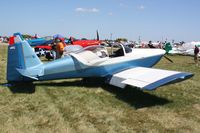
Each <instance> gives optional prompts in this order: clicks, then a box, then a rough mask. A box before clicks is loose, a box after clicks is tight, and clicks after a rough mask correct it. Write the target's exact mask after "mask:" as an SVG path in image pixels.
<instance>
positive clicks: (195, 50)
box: [194, 45, 199, 66]
mask: <svg viewBox="0 0 200 133" xmlns="http://www.w3.org/2000/svg"><path fill="white" fill-rule="evenodd" d="M198 54H199V48H198V47H197V45H195V48H194V62H195V64H196V65H197V66H198V61H199V59H198Z"/></svg>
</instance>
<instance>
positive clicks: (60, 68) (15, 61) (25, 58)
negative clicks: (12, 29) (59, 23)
mask: <svg viewBox="0 0 200 133" xmlns="http://www.w3.org/2000/svg"><path fill="white" fill-rule="evenodd" d="M14 40H15V44H13V45H9V46H8V60H7V81H8V83H16V82H23V83H29V82H34V81H46V80H57V79H70V78H97V77H98V78H102V79H103V80H104V81H105V82H106V83H108V84H110V85H113V86H116V87H120V88H125V87H126V86H127V85H128V86H133V87H136V88H139V89H141V90H155V89H156V88H158V87H160V86H163V85H166V84H170V83H175V82H180V81H183V80H186V79H188V78H191V77H192V76H193V74H192V73H187V72H177V71H169V70H162V69H156V68H151V67H152V66H153V65H155V64H156V63H157V62H159V60H160V59H161V58H162V56H163V55H164V54H165V51H164V50H162V49H131V48H128V47H125V46H123V45H120V46H121V48H120V49H117V50H116V51H115V52H114V53H113V55H110V56H109V55H106V54H105V53H101V52H99V51H101V49H106V47H103V46H99V45H96V46H89V47H85V48H83V49H81V50H79V51H77V52H72V53H69V54H68V55H67V56H65V57H64V58H60V59H57V60H54V61H50V62H47V63H42V62H41V61H40V59H39V58H38V57H37V55H36V54H35V53H34V51H33V50H32V48H31V47H30V45H29V43H28V42H27V41H26V40H23V39H22V38H21V37H20V36H19V35H17V36H16V37H15V39H14Z"/></svg>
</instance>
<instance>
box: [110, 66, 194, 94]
mask: <svg viewBox="0 0 200 133" xmlns="http://www.w3.org/2000/svg"><path fill="white" fill-rule="evenodd" d="M192 76H193V74H191V73H184V72H177V71H168V70H161V69H154V68H144V67H135V68H131V69H128V70H125V71H121V72H119V73H116V74H114V75H113V76H112V78H111V80H110V84H111V85H114V86H117V87H120V88H125V87H126V85H131V86H134V87H138V88H141V89H143V90H154V89H156V88H158V87H160V86H163V85H166V84H170V83H175V82H180V81H182V80H185V79H188V78H190V77H192Z"/></svg>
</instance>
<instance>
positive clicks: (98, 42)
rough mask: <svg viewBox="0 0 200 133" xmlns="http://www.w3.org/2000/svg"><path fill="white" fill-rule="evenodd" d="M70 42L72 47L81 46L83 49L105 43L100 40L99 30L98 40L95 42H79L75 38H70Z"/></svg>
mask: <svg viewBox="0 0 200 133" xmlns="http://www.w3.org/2000/svg"><path fill="white" fill-rule="evenodd" d="M68 42H70V43H71V44H72V45H80V46H82V47H87V46H92V45H100V44H102V43H103V41H101V40H99V33H98V30H97V39H96V40H95V39H94V40H87V39H82V40H77V39H75V38H74V37H70V38H69V40H68Z"/></svg>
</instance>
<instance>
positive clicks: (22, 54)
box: [7, 33, 42, 82]
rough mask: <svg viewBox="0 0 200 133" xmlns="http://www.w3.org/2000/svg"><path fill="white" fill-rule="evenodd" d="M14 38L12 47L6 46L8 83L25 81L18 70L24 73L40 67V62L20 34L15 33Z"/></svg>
mask: <svg viewBox="0 0 200 133" xmlns="http://www.w3.org/2000/svg"><path fill="white" fill-rule="evenodd" d="M14 36H15V39H14V41H15V43H14V45H9V46H8V61H7V80H8V81H10V82H12V81H13V82H14V81H25V80H27V79H26V77H24V76H23V75H22V74H21V73H20V72H19V70H24V71H26V70H28V69H30V68H34V67H36V66H38V65H41V64H42V62H41V61H40V59H39V58H38V57H37V55H36V54H35V52H34V51H33V49H32V48H31V47H30V45H29V43H28V42H27V41H26V40H24V39H23V38H22V37H21V34H19V33H17V34H14Z"/></svg>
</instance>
